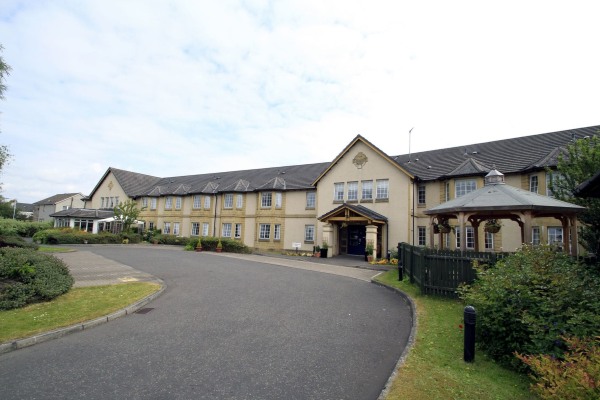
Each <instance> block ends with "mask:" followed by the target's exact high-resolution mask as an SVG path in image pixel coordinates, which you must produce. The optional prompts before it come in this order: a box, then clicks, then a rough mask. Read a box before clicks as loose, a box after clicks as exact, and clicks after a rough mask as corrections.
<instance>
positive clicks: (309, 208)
mask: <svg viewBox="0 0 600 400" xmlns="http://www.w3.org/2000/svg"><path fill="white" fill-rule="evenodd" d="M314 209H315V208H314V207H306V208H305V210H314Z"/></svg>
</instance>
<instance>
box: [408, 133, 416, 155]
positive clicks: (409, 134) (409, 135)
mask: <svg viewBox="0 0 600 400" xmlns="http://www.w3.org/2000/svg"><path fill="white" fill-rule="evenodd" d="M413 129H415V127H414V126H413V127H412V128H410V131H408V163H409V164H410V137H411V133H412V130H413Z"/></svg>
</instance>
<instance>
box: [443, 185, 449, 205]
mask: <svg viewBox="0 0 600 400" xmlns="http://www.w3.org/2000/svg"><path fill="white" fill-rule="evenodd" d="M444 201H450V182H446V184H445V185H444Z"/></svg>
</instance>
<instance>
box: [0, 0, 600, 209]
mask: <svg viewBox="0 0 600 400" xmlns="http://www.w3.org/2000/svg"><path fill="white" fill-rule="evenodd" d="M599 14H600V3H598V2H597V1H595V0H594V1H578V0H571V1H568V2H567V1H553V0H545V1H535V0H531V1H525V0H519V1H512V0H504V1H480V0H479V1H461V0H454V1H445V0H444V1H436V0H431V1H423V0H414V1H404V0H391V1H380V0H369V1H366V0H364V1H354V0H343V1H338V0H326V1H323V0H298V1H296V0H291V1H287V0H279V1H266V0H256V1H255V0H241V1H240V0H219V1H208V0H197V1H166V0H162V1H154V0H139V1H136V0H131V1H123V0H118V1H113V0H101V1H96V0H86V1H79V0H74V1H62V0H53V1H49V0H48V1H42V0H40V1H37V0H26V1H13V0H2V2H0V44H1V45H2V46H3V47H4V49H3V51H2V53H1V56H2V58H3V59H4V61H5V62H6V63H8V64H9V65H10V66H11V67H12V70H11V72H10V75H9V76H8V77H7V79H6V80H5V83H6V85H7V87H8V89H7V90H6V92H5V93H4V95H5V99H4V100H2V101H0V145H7V146H8V147H9V150H10V153H11V154H12V155H13V157H12V160H11V162H10V164H9V165H6V166H5V167H4V168H3V170H2V173H1V174H0V182H2V191H1V192H0V195H2V196H4V197H5V198H6V199H17V200H18V201H19V202H22V203H33V202H36V201H39V200H42V199H44V198H46V197H49V196H52V195H54V194H58V193H68V192H81V193H83V194H84V195H87V194H89V193H90V192H91V191H92V189H93V188H94V186H95V185H96V184H97V183H98V181H99V179H100V178H101V177H102V175H103V174H104V173H105V172H106V170H107V169H108V168H109V167H115V168H120V169H125V170H129V171H134V172H139V173H143V174H148V175H154V176H159V177H169V176H180V175H192V174H203V173H213V172H222V171H234V170H243V169H254V168H266V167H276V166H287V165H297V164H308V163H317V162H327V161H331V160H333V159H334V158H335V157H336V156H337V155H338V154H339V153H340V152H341V151H342V150H343V149H344V147H345V146H346V145H347V144H348V143H350V141H352V139H353V138H354V137H356V135H358V134H360V135H362V136H364V137H365V138H367V139H368V140H369V141H371V142H372V143H373V144H374V145H376V146H378V147H379V148H380V149H381V150H383V151H384V152H386V153H387V154H389V155H399V154H407V153H408V152H409V151H410V152H412V153H416V152H419V151H425V150H433V149H439V148H445V147H454V146H460V145H466V144H473V143H480V142H487V141H491V140H500V139H506V138H511V137H518V136H525V135H533V134H538V133H546V132H554V131H559V130H564V129H572V128H580V127H586V126H592V125H598V124H600V113H599V107H598V105H599V103H600V51H599V50H598V46H599V38H600V34H599V33H598V32H599V31H598V20H597V16H598V15H599ZM411 129H413V130H412V133H411V134H409V131H410V130H411Z"/></svg>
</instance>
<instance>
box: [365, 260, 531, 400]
mask: <svg viewBox="0 0 600 400" xmlns="http://www.w3.org/2000/svg"><path fill="white" fill-rule="evenodd" d="M376 280H377V281H379V282H382V283H384V284H386V285H388V286H393V287H397V288H399V289H401V290H402V291H403V292H405V293H407V294H408V295H409V296H410V297H411V298H412V299H413V301H414V302H415V305H416V308H417V320H418V327H417V335H416V338H415V344H414V347H413V348H412V349H411V350H410V353H409V355H408V358H407V360H406V362H405V363H404V365H402V366H401V367H400V371H399V372H398V375H397V377H396V380H395V381H394V382H393V384H392V388H391V390H390V392H389V395H388V396H387V400H396V399H398V400H399V399H412V400H418V399H427V400H429V399H477V400H484V399H511V400H518V399H531V398H535V397H534V396H533V395H532V394H531V393H530V392H529V379H528V378H527V377H526V376H524V375H520V374H517V373H515V372H512V371H510V370H507V369H505V368H503V367H500V366H499V365H497V364H496V363H495V362H494V361H492V360H490V359H489V358H487V357H486V356H485V354H484V353H483V352H481V351H477V350H476V352H475V362H473V363H465V362H464V361H463V348H464V347H463V346H464V336H463V332H462V330H461V328H460V327H459V325H463V309H464V305H463V304H462V303H461V302H460V301H458V300H449V299H444V298H438V297H434V296H422V295H420V294H419V289H418V288H417V287H416V286H413V285H411V284H410V283H409V282H408V280H407V279H405V280H404V281H403V282H398V271H397V270H392V271H388V272H386V273H384V274H382V275H380V276H378V277H377V279H376Z"/></svg>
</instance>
